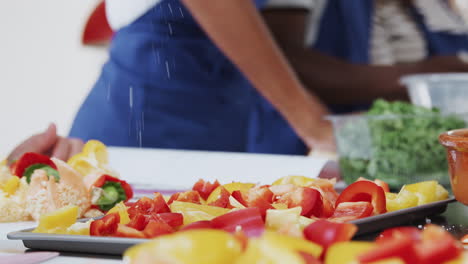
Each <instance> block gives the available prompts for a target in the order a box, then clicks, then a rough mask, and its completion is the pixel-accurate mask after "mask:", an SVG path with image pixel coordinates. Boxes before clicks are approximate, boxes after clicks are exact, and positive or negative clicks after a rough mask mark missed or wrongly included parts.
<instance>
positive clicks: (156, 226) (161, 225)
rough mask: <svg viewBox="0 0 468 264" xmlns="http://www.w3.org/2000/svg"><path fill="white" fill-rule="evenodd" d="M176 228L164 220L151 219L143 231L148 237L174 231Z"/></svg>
mask: <svg viewBox="0 0 468 264" xmlns="http://www.w3.org/2000/svg"><path fill="white" fill-rule="evenodd" d="M173 232H174V229H173V228H172V227H171V226H170V225H168V224H167V223H166V222H164V221H162V220H150V221H149V223H148V224H147V225H146V227H145V229H144V230H143V233H144V234H145V236H146V237H147V238H154V237H157V236H160V235H165V234H170V233H173Z"/></svg>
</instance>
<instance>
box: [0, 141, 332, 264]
mask: <svg viewBox="0 0 468 264" xmlns="http://www.w3.org/2000/svg"><path fill="white" fill-rule="evenodd" d="M109 158H110V163H111V164H110V165H111V167H112V168H114V169H115V170H116V171H117V172H119V173H120V175H121V177H122V178H123V179H125V180H127V181H128V182H130V183H132V184H133V185H135V186H137V187H138V188H147V189H158V190H185V189H189V188H191V187H192V185H193V184H194V183H195V182H196V181H197V180H198V179H200V178H203V179H205V180H215V179H218V180H219V181H220V182H221V183H228V182H231V181H243V182H254V183H263V184H268V183H272V182H273V181H274V180H276V179H278V178H280V177H283V176H287V175H304V176H308V177H317V176H318V174H319V172H320V171H321V169H322V168H323V166H324V165H325V163H326V160H325V159H315V158H310V157H305V156H284V155H263V154H245V153H227V152H205V151H179V150H161V149H134V148H109ZM31 227H34V223H33V222H21V223H4V224H0V262H1V256H5V255H10V254H21V253H23V252H24V251H25V250H26V248H25V247H24V246H23V244H22V242H21V241H11V240H7V238H6V234H8V233H9V232H12V231H18V230H21V229H26V228H31ZM44 263H47V264H49V263H50V264H52V263H67V264H75V263H76V264H85V263H86V264H88V263H96V264H101V263H106V264H107V263H121V260H118V259H115V258H114V259H112V258H106V257H102V258H101V257H99V258H96V257H83V256H78V255H74V256H62V255H61V256H59V257H57V258H54V259H51V260H49V261H46V262H44Z"/></svg>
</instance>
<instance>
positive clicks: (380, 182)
mask: <svg viewBox="0 0 468 264" xmlns="http://www.w3.org/2000/svg"><path fill="white" fill-rule="evenodd" d="M357 181H370V182H372V181H371V180H369V179H366V178H364V177H359V179H357ZM373 182H374V183H375V184H377V185H378V186H380V187H382V189H383V190H384V192H390V187H389V186H388V183H386V182H384V181H382V180H379V179H375V180H374V181H373Z"/></svg>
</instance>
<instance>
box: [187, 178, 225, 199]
mask: <svg viewBox="0 0 468 264" xmlns="http://www.w3.org/2000/svg"><path fill="white" fill-rule="evenodd" d="M218 186H220V184H219V182H218V180H216V181H215V182H214V183H210V182H208V181H204V180H202V179H200V180H198V181H197V182H196V183H195V184H194V185H193V187H192V190H194V191H197V192H198V193H199V194H200V196H201V197H202V198H203V199H204V200H206V199H208V197H209V196H210V194H211V193H212V192H213V191H214V190H215V189H216V188H218Z"/></svg>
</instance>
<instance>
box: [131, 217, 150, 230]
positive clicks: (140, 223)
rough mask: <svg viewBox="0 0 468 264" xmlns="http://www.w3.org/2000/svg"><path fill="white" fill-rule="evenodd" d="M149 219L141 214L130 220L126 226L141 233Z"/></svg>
mask: <svg viewBox="0 0 468 264" xmlns="http://www.w3.org/2000/svg"><path fill="white" fill-rule="evenodd" d="M148 221H149V217H147V216H145V215H143V214H140V213H138V214H136V215H134V216H133V217H132V218H131V219H130V222H129V223H128V224H127V226H128V227H131V228H135V229H136V230H139V231H143V229H145V227H146V225H147V224H148Z"/></svg>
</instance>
